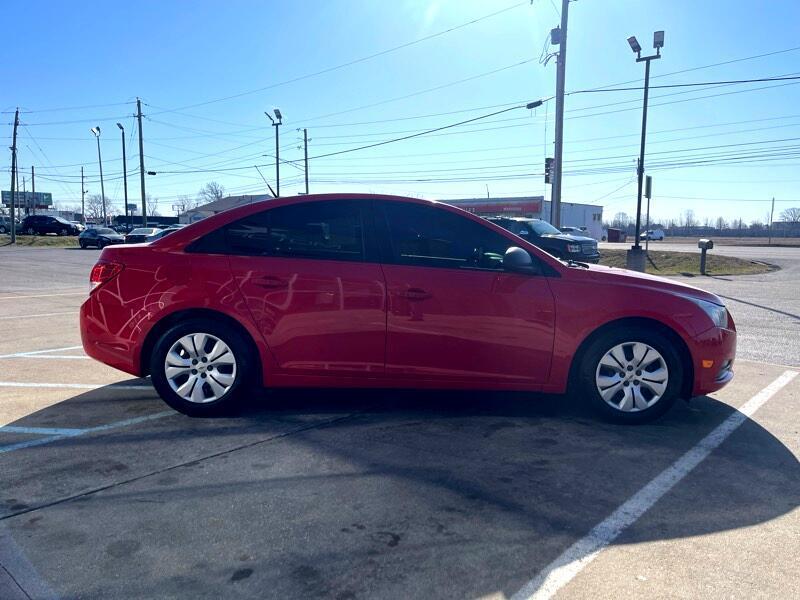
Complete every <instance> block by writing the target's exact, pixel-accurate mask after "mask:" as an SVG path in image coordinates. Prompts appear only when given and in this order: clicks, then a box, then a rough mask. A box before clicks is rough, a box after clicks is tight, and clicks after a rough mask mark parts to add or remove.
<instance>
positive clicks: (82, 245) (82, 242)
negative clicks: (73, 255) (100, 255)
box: [78, 240, 86, 250]
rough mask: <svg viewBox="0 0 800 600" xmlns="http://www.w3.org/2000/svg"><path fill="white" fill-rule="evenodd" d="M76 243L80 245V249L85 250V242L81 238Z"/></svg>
mask: <svg viewBox="0 0 800 600" xmlns="http://www.w3.org/2000/svg"><path fill="white" fill-rule="evenodd" d="M78 244H79V245H80V247H81V250H86V242H84V241H83V240H81V241H79V242H78Z"/></svg>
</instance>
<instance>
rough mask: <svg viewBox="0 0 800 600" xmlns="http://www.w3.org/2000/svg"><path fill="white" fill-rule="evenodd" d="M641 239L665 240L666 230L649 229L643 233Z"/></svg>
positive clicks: (640, 235)
mask: <svg viewBox="0 0 800 600" xmlns="http://www.w3.org/2000/svg"><path fill="white" fill-rule="evenodd" d="M639 239H642V240H650V241H653V240H663V239H664V230H663V229H648V230H647V231H643V232H642V233H640V234H639Z"/></svg>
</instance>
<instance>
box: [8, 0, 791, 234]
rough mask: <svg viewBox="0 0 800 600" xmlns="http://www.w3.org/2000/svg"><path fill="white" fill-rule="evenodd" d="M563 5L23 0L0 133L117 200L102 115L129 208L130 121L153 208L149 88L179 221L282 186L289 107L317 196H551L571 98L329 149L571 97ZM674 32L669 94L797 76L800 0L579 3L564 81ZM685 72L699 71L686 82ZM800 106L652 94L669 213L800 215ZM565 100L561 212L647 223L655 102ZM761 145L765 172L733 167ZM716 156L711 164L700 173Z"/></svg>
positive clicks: (664, 68)
mask: <svg viewBox="0 0 800 600" xmlns="http://www.w3.org/2000/svg"><path fill="white" fill-rule="evenodd" d="M554 5H555V7H554ZM557 7H560V1H559V0H553V2H551V1H550V0H534V2H533V3H532V4H531V3H529V2H514V0H492V1H491V2H490V1H488V0H483V1H470V0H424V1H423V0H395V1H391V2H390V1H382V0H381V1H378V0H371V1H367V0H328V1H322V0H306V1H298V2H264V1H261V2H258V1H252V2H250V1H237V0H229V1H227V2H210V1H194V2H178V1H166V2H165V1H162V2H149V1H143V2H138V3H134V4H131V3H124V4H123V3H121V2H82V3H80V4H78V5H76V4H71V3H62V2H55V1H54V2H35V1H34V2H27V3H14V4H12V5H9V6H7V7H5V9H4V17H5V18H4V21H5V22H7V23H16V24H17V25H16V26H15V27H14V28H12V29H11V30H10V31H9V30H6V31H4V40H5V47H6V53H5V56H6V60H5V61H4V63H5V64H4V69H3V71H4V77H3V79H4V85H3V86H2V88H0V110H2V111H4V114H3V115H2V117H3V118H2V123H3V129H2V137H3V141H4V143H5V145H6V146H8V145H9V144H10V136H11V126H10V125H11V121H12V120H13V114H9V113H8V111H13V109H14V108H15V107H16V106H19V107H20V108H21V109H22V110H23V113H22V116H21V122H22V123H23V124H25V126H22V127H20V132H19V143H18V145H19V165H20V167H21V168H23V169H25V170H26V171H28V172H29V170H30V165H31V164H34V165H35V166H36V170H37V190H39V191H50V192H52V193H53V195H54V199H55V200H56V201H57V202H59V203H60V204H61V205H63V206H75V205H76V204H78V205H79V202H80V185H79V183H78V181H79V174H80V166H81V165H84V166H85V170H86V174H87V180H88V183H87V188H88V189H89V190H90V193H98V192H99V187H100V186H99V180H98V169H97V160H96V146H95V141H94V138H93V137H92V135H91V134H90V132H89V128H90V127H91V126H93V125H100V126H101V128H102V131H103V134H102V138H101V143H102V149H103V158H104V172H105V174H106V195H107V196H108V197H109V198H110V199H111V201H112V202H115V203H117V205H118V206H119V207H120V208H121V206H122V185H121V178H120V173H121V143H120V132H119V130H118V129H117V128H116V126H115V123H116V122H117V121H120V122H122V123H123V125H124V126H125V128H126V134H134V135H133V136H128V141H129V144H128V154H129V162H128V166H129V172H131V173H132V174H131V175H130V176H129V192H130V196H131V199H132V201H134V200H135V199H136V198H137V197H138V194H139V184H138V174H136V172H135V169H136V168H138V157H137V156H136V151H137V140H136V137H135V132H134V119H133V118H132V115H133V112H134V110H135V106H134V104H133V102H134V101H135V99H136V97H137V96H139V97H141V98H142V100H143V102H144V111H143V112H144V114H145V115H146V118H145V121H144V140H145V155H146V169H147V170H153V171H156V172H158V175H156V176H150V177H148V179H147V190H148V192H149V193H151V194H153V195H154V196H156V197H157V198H159V211H160V212H161V213H162V214H170V213H171V212H172V204H173V203H174V202H175V198H176V197H177V196H178V195H181V194H187V195H190V196H194V195H195V194H196V193H197V191H198V189H199V188H200V187H201V186H202V185H203V184H205V183H206V182H208V181H211V180H216V181H218V182H220V183H222V184H223V185H224V186H225V188H226V189H227V190H229V191H230V192H232V193H263V192H264V191H265V189H264V188H265V186H264V183H263V181H262V179H261V176H260V175H259V174H258V172H257V171H256V169H255V168H254V167H253V165H265V166H262V167H261V171H262V173H263V174H264V176H265V177H266V178H267V180H268V181H269V182H270V183H271V184H273V186H274V167H273V164H274V162H273V158H272V155H273V154H274V132H273V129H272V127H270V125H269V122H268V121H267V119H266V117H265V116H264V114H263V111H264V110H268V109H271V108H272V107H274V106H277V107H280V108H281V110H282V112H283V114H284V125H283V127H282V128H281V131H280V133H281V157H282V158H285V159H287V160H297V159H301V158H302V150H301V149H298V146H300V145H301V141H300V140H301V139H302V132H298V131H297V129H298V128H303V127H306V128H308V135H309V138H310V140H311V141H310V143H309V155H310V156H311V157H312V160H311V165H310V178H311V191H312V192H326V191H338V192H342V191H349V190H352V191H374V192H387V193H399V194H408V195H417V196H423V197H429V198H448V197H450V198H452V197H459V196H484V195H485V194H486V191H487V189H486V188H487V186H488V188H489V192H490V193H491V195H493V196H501V195H538V194H544V195H545V196H546V197H548V198H549V194H550V189H549V186H545V184H544V182H543V178H542V176H541V172H542V169H543V161H544V157H545V156H550V155H552V141H553V116H554V112H555V105H554V103H553V102H550V103H548V104H545V106H542V107H540V108H538V109H536V110H535V111H527V110H525V109H518V110H515V111H511V112H508V113H505V114H503V115H498V116H496V117H491V118H487V119H485V120H484V121H478V122H476V123H474V124H472V125H468V126H463V127H456V128H452V129H448V130H446V131H442V132H439V133H438V134H434V135H430V136H422V137H419V138H415V139H412V140H407V141H403V142H398V143H393V144H387V145H385V146H381V147H377V148H372V149H367V150H361V151H357V152H350V153H346V154H342V155H338V156H331V157H327V158H318V159H315V158H314V157H316V156H318V155H321V154H328V153H330V152H336V151H340V150H347V149H350V148H354V147H357V146H360V145H365V144H369V143H373V142H379V141H382V140H387V139H392V138H394V137H399V136H402V135H406V134H410V133H414V132H419V131H423V130H425V129H428V128H435V127H439V126H443V125H448V124H451V123H455V122H457V121H461V120H464V119H469V118H472V117H477V116H480V115H483V114H486V113H490V112H493V111H496V110H500V109H502V108H504V107H506V106H512V105H514V104H516V103H520V102H526V101H529V100H535V99H538V98H547V97H550V96H552V94H553V93H554V89H555V61H551V62H550V63H549V64H548V65H547V66H543V65H541V64H540V63H539V56H540V54H541V52H542V48H543V46H544V45H545V42H546V40H547V36H548V32H549V30H550V29H551V28H552V27H554V26H555V25H556V24H557V23H558V21H559V16H558V13H557ZM506 8H508V10H503V9H506ZM499 11H502V12H500V14H496V15H494V16H491V17H488V18H482V17H486V16H487V15H489V14H491V13H495V12H499ZM476 19H480V20H478V21H477V22H475V23H473V24H470V25H465V26H463V27H458V26H460V25H463V24H465V23H467V22H469V21H472V20H476ZM28 24H33V27H29V26H28ZM454 27H458V28H457V29H454V30H453V31H450V32H448V33H444V34H442V35H438V36H435V37H432V38H431V39H428V40H425V41H421V42H420V43H416V44H412V45H409V46H407V47H405V48H402V49H399V50H397V51H393V52H388V53H385V54H383V55H381V56H377V57H375V58H372V59H369V60H364V61H361V62H357V63H356V64H352V65H350V66H346V67H342V68H338V69H334V70H331V71H329V72H327V73H323V74H319V75H313V76H309V77H304V76H307V75H311V74H314V73H317V72H319V71H323V70H326V69H328V68H331V67H336V66H337V65H341V64H343V63H348V62H351V61H354V60H357V59H360V58H363V57H366V56H369V55H372V54H375V53H377V52H381V51H383V50H387V49H390V48H393V47H396V46H398V45H401V44H405V43H407V42H413V41H415V40H418V39H420V38H424V37H426V36H431V35H432V34H437V33H439V32H443V31H445V30H448V29H450V28H454ZM657 29H663V30H665V31H666V45H665V48H664V51H663V58H662V59H661V60H659V61H655V62H654V63H653V67H652V75H653V79H652V81H651V83H652V85H666V84H676V83H692V82H705V81H722V80H733V79H743V78H760V77H772V76H786V75H792V74H794V75H798V74H800V48H798V47H800V35H798V33H800V3H798V2H796V1H794V0H776V1H775V2H770V3H764V4H763V5H758V6H757V5H756V4H754V3H753V2H744V1H743V0H728V1H724V2H723V1H721V0H720V1H717V0H708V1H705V2H697V1H696V0H695V1H691V0H672V1H670V2H664V1H663V0H661V1H659V0H603V1H600V0H579V1H576V2H572V3H571V5H570V27H569V46H568V59H567V89H568V90H572V91H575V90H582V89H588V88H596V87H600V86H608V85H610V84H619V83H623V82H631V83H626V85H628V86H632V87H636V86H638V85H641V84H640V82H637V81H634V80H639V79H641V78H642V77H643V65H641V64H637V63H636V62H635V60H634V58H635V57H634V55H633V54H632V52H631V51H630V49H629V47H628V44H627V42H626V38H627V37H628V36H630V35H636V36H637V37H638V38H639V40H640V42H641V43H642V46H643V47H645V49H646V50H647V49H648V48H649V47H650V45H651V40H652V32H653V31H654V30H657ZM793 48H794V49H793ZM9 50H10V51H9ZM781 51H784V52H781ZM767 53H773V54H771V55H770V56H764V57H761V58H755V59H749V60H738V61H737V62H732V63H729V64H726V65H719V66H714V67H707V65H712V64H715V63H720V62H727V61H734V60H737V59H744V58H747V57H751V56H756V55H761V54H767ZM698 67H706V68H698ZM687 69H694V70H690V71H686V70H687ZM676 71H686V72H682V73H675V74H672V75H668V74H670V73H674V72H676ZM297 78H302V79H299V80H296V79H297ZM290 80H295V81H293V82H290V83H284V82H287V81H290ZM464 80H466V81H464ZM9 82H10V85H9ZM432 88H438V89H432ZM755 88H764V89H757V90H756V89H755ZM255 90H258V91H255ZM721 94H724V95H721ZM232 96H233V97H232ZM701 96H712V97H706V98H700V97H701ZM660 97H661V98H660ZM799 101H800V80H798V81H783V82H771V83H755V84H746V85H727V86H721V87H720V86H717V87H713V88H709V87H699V88H677V89H660V90H659V89H653V90H652V91H651V110H650V114H649V123H648V131H649V135H648V158H647V161H648V163H649V164H652V165H654V167H653V169H652V170H648V173H649V174H650V175H652V176H653V178H654V199H653V208H652V214H653V215H654V216H655V217H663V218H667V217H677V215H678V214H680V213H682V212H684V211H686V210H689V209H691V210H693V211H694V212H695V214H696V215H697V216H698V217H700V218H701V219H702V218H712V219H713V218H716V217H717V216H720V215H721V216H724V217H725V218H726V219H733V218H737V217H741V218H743V219H745V220H746V221H751V220H754V219H760V220H764V219H765V218H766V215H767V213H768V210H769V199H770V198H771V197H772V196H775V197H776V199H777V200H778V202H777V204H776V212H779V211H780V209H781V208H786V207H788V206H800V190H798V182H800V171H799V170H798V166H800V161H799V160H798V158H800V155H798V154H796V150H797V149H800V144H798V140H799V139H800V102H799ZM659 104H663V105H662V106H658V105H659ZM566 110H567V112H566V116H567V118H566V121H565V150H564V160H565V164H564V171H565V173H564V174H565V176H564V195H563V198H564V200H565V201H574V202H592V203H598V204H603V205H604V206H605V207H606V208H605V211H606V217H607V218H610V217H611V216H612V215H613V214H614V213H616V212H619V211H625V212H628V213H629V214H633V213H634V210H635V197H636V185H635V161H636V157H637V155H638V144H639V131H640V126H641V91H640V90H631V91H617V92H604V93H585V94H572V95H570V96H568V97H567V100H566ZM443 113H450V114H443ZM709 147H711V148H709ZM265 154H266V155H269V156H263V155H265ZM743 155H749V156H750V158H749V160H747V161H744V162H732V161H731V158H732V157H739V159H740V160H741V157H742V156H743ZM709 158H713V161H714V162H712V163H711V164H702V165H701V164H697V160H701V159H706V160H708V159H709ZM6 161H7V164H10V153H7V154H6ZM721 161H722V162H721ZM298 164H299V166H302V164H301V163H298ZM2 176H3V177H5V178H8V167H5V170H4V171H3V172H2ZM302 179H303V173H302V170H301V169H300V168H299V167H295V166H293V165H290V164H285V165H283V166H282V169H281V186H282V193H283V194H284V195H288V194H293V193H296V192H299V191H302V190H303V181H302ZM420 180H424V181H420ZM431 180H433V181H431ZM8 186H9V184H8V182H5V181H4V182H3V184H2V186H0V187H2V188H3V189H7V188H8Z"/></svg>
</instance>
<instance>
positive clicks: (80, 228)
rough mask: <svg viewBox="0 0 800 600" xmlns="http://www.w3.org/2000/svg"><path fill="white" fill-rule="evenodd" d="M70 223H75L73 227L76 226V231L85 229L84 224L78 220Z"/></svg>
mask: <svg viewBox="0 0 800 600" xmlns="http://www.w3.org/2000/svg"><path fill="white" fill-rule="evenodd" d="M70 223H72V224H73V225H75V227H77V228H78V231H85V230H86V225H84V224H83V223H81V222H80V221H70Z"/></svg>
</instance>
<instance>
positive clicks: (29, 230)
mask: <svg viewBox="0 0 800 600" xmlns="http://www.w3.org/2000/svg"><path fill="white" fill-rule="evenodd" d="M25 233H27V234H28V235H35V234H36V230H35V229H34V228H33V227H28V228H27V229H26V230H25Z"/></svg>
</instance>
